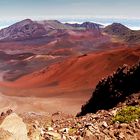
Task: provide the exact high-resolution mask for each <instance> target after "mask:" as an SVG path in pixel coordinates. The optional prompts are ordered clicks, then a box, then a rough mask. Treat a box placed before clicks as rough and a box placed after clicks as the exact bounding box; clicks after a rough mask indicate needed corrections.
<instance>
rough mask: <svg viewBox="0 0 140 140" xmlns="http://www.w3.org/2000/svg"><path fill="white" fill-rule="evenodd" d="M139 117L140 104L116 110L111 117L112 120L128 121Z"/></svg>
mask: <svg viewBox="0 0 140 140" xmlns="http://www.w3.org/2000/svg"><path fill="white" fill-rule="evenodd" d="M139 118H140V106H127V107H124V108H123V109H122V110H120V111H118V112H117V114H116V115H115V116H114V117H113V119H112V121H113V122H117V121H118V122H120V123H129V122H131V121H134V120H136V119H139Z"/></svg>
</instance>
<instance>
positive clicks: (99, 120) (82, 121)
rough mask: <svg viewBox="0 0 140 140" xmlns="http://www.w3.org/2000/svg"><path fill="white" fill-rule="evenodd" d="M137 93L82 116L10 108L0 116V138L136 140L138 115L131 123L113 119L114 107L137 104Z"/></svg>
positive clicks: (139, 127) (139, 128) (138, 139)
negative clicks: (114, 105) (113, 105)
mask: <svg viewBox="0 0 140 140" xmlns="http://www.w3.org/2000/svg"><path fill="white" fill-rule="evenodd" d="M139 99H140V93H137V94H133V95H131V96H129V97H128V98H127V99H126V101H125V102H124V103H120V104H118V106H117V107H115V108H113V109H110V110H108V111H106V110H100V111H98V112H97V113H96V114H87V115H86V116H82V117H74V116H71V115H65V114H63V113H61V112H56V113H54V114H52V115H50V114H37V113H33V112H30V113H24V114H16V113H14V112H13V111H12V110H8V111H7V112H2V113H1V117H0V123H1V124H0V140H140V137H139V136H140V119H139V118H140V116H139V118H138V119H135V120H133V121H131V122H127V123H120V122H119V121H116V122H113V117H114V116H115V115H116V113H117V111H118V110H121V108H122V107H125V106H132V105H135V106H140V100H139Z"/></svg>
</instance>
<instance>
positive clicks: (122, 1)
mask: <svg viewBox="0 0 140 140" xmlns="http://www.w3.org/2000/svg"><path fill="white" fill-rule="evenodd" d="M43 17H46V18H55V17H58V18H59V17H64V18H74V17H77V18H78V17H121V18H123V17H127V18H140V0H0V18H1V19H7V18H14V19H15V18H18V19H19V18H43Z"/></svg>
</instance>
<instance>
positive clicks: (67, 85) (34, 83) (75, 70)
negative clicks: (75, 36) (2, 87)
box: [6, 47, 140, 90]
mask: <svg viewBox="0 0 140 140" xmlns="http://www.w3.org/2000/svg"><path fill="white" fill-rule="evenodd" d="M139 56H140V47H134V48H119V49H115V50H110V51H104V52H97V53H91V54H87V55H83V56H79V57H75V58H70V59H67V60H65V61H63V62H60V63H57V64H54V65H51V66H50V67H48V68H45V69H42V70H41V71H37V72H35V73H32V74H29V75H26V76H23V77H21V78H20V79H18V80H16V81H15V82H13V83H7V84H6V85H8V86H11V87H16V88H32V89H33V88H49V89H51V88H52V89H53V90H55V89H58V90H59V89H69V90H71V89H74V90H81V89H90V88H94V87H95V85H96V84H97V82H98V81H99V80H100V79H101V78H103V77H105V76H107V75H109V74H111V73H112V72H113V71H114V70H116V69H117V67H118V66H121V65H123V64H124V63H126V64H129V65H132V64H134V63H136V62H137V61H138V60H139Z"/></svg>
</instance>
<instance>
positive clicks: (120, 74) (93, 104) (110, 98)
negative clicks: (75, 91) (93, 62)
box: [77, 62, 140, 116]
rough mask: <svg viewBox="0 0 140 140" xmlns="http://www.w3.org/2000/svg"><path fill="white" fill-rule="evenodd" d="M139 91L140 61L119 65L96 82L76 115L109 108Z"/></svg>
mask: <svg viewBox="0 0 140 140" xmlns="http://www.w3.org/2000/svg"><path fill="white" fill-rule="evenodd" d="M139 91H140V62H138V63H137V64H135V65H133V66H132V67H130V68H129V67H128V66H127V65H123V66H122V67H119V68H118V69H117V70H116V72H114V73H113V75H110V76H108V77H107V78H104V79H102V80H101V81H99V83H98V84H97V86H96V88H95V90H94V92H93V95H92V97H91V98H90V99H89V101H88V102H87V103H86V104H85V105H83V106H82V108H81V112H80V113H79V114H77V116H81V115H85V114H87V113H96V112H97V111H98V110H101V109H106V110H107V109H110V108H113V107H115V106H116V105H117V104H118V103H120V102H123V101H125V99H126V97H127V96H129V95H131V94H132V93H137V92H139Z"/></svg>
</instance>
